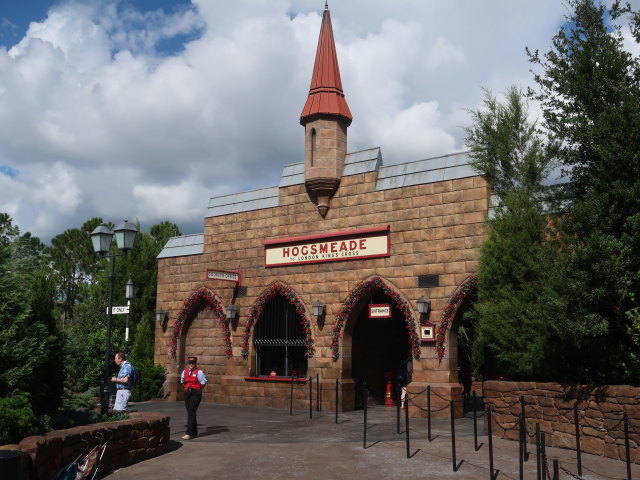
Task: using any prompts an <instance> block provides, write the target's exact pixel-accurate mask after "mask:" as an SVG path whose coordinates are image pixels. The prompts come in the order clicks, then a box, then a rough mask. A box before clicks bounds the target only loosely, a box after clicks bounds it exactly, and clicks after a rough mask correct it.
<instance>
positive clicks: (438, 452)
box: [105, 402, 640, 480]
mask: <svg viewBox="0 0 640 480" xmlns="http://www.w3.org/2000/svg"><path fill="white" fill-rule="evenodd" d="M132 408H134V409H137V410H140V411H158V412H162V413H166V414H168V415H170V417H171V442H170V451H169V452H168V453H166V454H165V455H162V456H160V457H157V458H154V459H151V460H148V461H145V462H141V463H138V464H135V465H131V466H129V467H127V468H124V469H121V470H118V471H115V472H112V473H110V474H108V475H107V476H106V477H105V478H108V479H109V480H134V479H135V480H145V479H157V480H159V479H164V478H184V479H196V480H197V479H213V478H215V479H230V480H234V479H247V478H251V477H254V476H259V477H260V478H261V479H276V478H277V479H282V478H287V479H290V478H291V479H305V480H311V479H319V480H323V479H327V480H336V479H343V478H344V479H346V478H353V477H355V478H364V477H372V478H380V479H444V478H451V479H458V480H471V479H473V480H475V479H489V458H488V445H487V437H486V436H484V435H481V436H480V437H479V439H478V441H479V443H480V445H481V447H480V449H479V450H478V451H474V441H473V421H472V420H471V419H470V418H464V419H460V420H457V421H456V457H457V463H458V470H457V472H453V462H452V451H451V434H450V422H449V421H448V420H434V421H433V425H432V437H433V439H432V441H431V442H428V441H427V438H426V435H427V433H426V432H427V426H426V420H425V419H413V418H412V419H410V429H409V432H410V448H409V452H410V458H407V448H406V443H405V433H404V426H403V424H401V425H402V426H401V432H402V433H401V434H400V435H398V434H397V425H396V413H395V409H393V408H385V407H382V406H380V407H375V408H371V409H369V415H368V429H367V443H366V449H365V448H363V432H364V424H363V414H362V411H355V412H346V413H344V414H340V415H339V419H338V424H336V423H335V416H334V414H333V413H331V412H321V413H318V412H315V411H314V412H313V415H314V418H313V419H310V418H309V411H308V410H307V411H302V410H296V411H294V412H293V416H289V411H288V410H280V409H269V408H263V407H239V406H229V405H216V404H212V403H203V404H201V405H200V408H199V410H198V428H199V431H200V436H199V437H198V438H197V439H194V440H190V441H184V440H182V439H181V436H182V435H183V434H184V432H185V419H186V412H185V409H184V405H183V404H182V403H180V402H157V403H156V402H153V403H151V402H145V403H138V404H132ZM478 428H479V430H480V432H482V426H481V425H479V427H478ZM493 448H494V467H495V469H496V470H498V471H499V472H498V474H497V477H496V479H497V480H501V479H517V478H518V476H519V475H518V444H517V443H516V442H512V441H508V440H501V439H497V438H495V439H494V440H493ZM528 450H529V452H530V459H529V461H528V462H526V463H525V472H524V473H525V476H524V478H525V479H535V478H536V459H535V453H534V449H533V446H532V445H529V446H528ZM547 456H548V458H549V468H550V470H551V461H552V459H554V458H557V459H559V460H560V465H561V467H563V468H565V469H567V470H569V471H571V472H573V473H574V474H575V473H576V472H577V468H576V463H575V452H573V451H570V450H561V449H557V448H548V449H547ZM582 465H583V475H582V477H581V478H583V479H585V480H595V479H626V464H625V463H624V462H620V461H616V460H611V459H608V458H604V457H598V456H594V455H587V454H583V455H582ZM560 478H561V479H570V478H572V477H571V476H570V475H569V474H567V473H565V472H564V471H561V472H560ZM632 478H636V479H638V478H640V465H632Z"/></svg>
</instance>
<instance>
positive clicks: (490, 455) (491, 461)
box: [486, 407, 493, 480]
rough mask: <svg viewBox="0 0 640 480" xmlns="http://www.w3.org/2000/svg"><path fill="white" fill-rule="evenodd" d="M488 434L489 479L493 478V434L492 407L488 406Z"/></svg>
mask: <svg viewBox="0 0 640 480" xmlns="http://www.w3.org/2000/svg"><path fill="white" fill-rule="evenodd" d="M486 416H487V436H488V437H489V438H488V440H489V480H493V434H492V432H491V407H489V408H487V413H486Z"/></svg>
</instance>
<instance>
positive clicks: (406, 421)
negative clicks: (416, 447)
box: [404, 392, 411, 458]
mask: <svg viewBox="0 0 640 480" xmlns="http://www.w3.org/2000/svg"><path fill="white" fill-rule="evenodd" d="M404 401H405V406H404V433H405V438H406V439H407V458H410V457H411V454H410V453H409V392H407V396H406V397H404Z"/></svg>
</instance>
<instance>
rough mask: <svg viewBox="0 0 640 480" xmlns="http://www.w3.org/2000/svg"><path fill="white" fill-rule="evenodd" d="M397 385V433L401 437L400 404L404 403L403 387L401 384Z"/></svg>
mask: <svg viewBox="0 0 640 480" xmlns="http://www.w3.org/2000/svg"><path fill="white" fill-rule="evenodd" d="M396 385H397V386H398V391H397V393H396V400H397V401H396V433H397V434H398V435H400V402H401V401H402V400H401V398H402V387H401V386H400V384H399V383H397V384H396Z"/></svg>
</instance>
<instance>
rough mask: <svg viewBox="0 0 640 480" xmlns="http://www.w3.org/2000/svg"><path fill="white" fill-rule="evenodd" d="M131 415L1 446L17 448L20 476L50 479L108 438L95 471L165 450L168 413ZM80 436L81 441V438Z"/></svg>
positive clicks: (4, 448)
mask: <svg viewBox="0 0 640 480" xmlns="http://www.w3.org/2000/svg"><path fill="white" fill-rule="evenodd" d="M131 416H132V417H133V418H131V419H128V420H120V421H117V422H105V423H96V424H93V425H84V426H82V427H75V428H69V429H66V430H56V431H53V432H49V433H46V434H44V435H35V436H31V437H27V438H24V439H23V440H21V441H20V443H19V444H18V445H4V446H1V447H0V449H3V450H21V451H22V452H24V453H25V455H23V459H22V460H23V461H22V478H21V479H20V480H52V479H54V478H55V476H56V474H57V472H59V471H60V469H61V468H62V467H64V466H66V465H68V464H70V463H71V462H73V461H74V460H75V459H76V458H77V457H78V455H80V453H82V451H83V450H84V449H85V447H86V446H87V444H86V443H85V442H88V444H89V446H90V447H93V446H95V445H97V444H98V443H99V442H100V438H104V439H105V440H107V441H108V444H107V448H106V450H105V453H104V456H103V457H102V462H101V463H100V469H99V471H100V472H101V473H105V472H108V471H111V470H115V469H117V468H122V467H126V466H127V465H131V464H134V463H137V462H141V461H143V460H147V459H149V458H153V457H156V456H158V455H161V454H163V453H165V452H166V451H167V447H168V445H169V433H170V432H169V417H168V416H167V415H162V414H159V413H142V412H136V413H132V414H131ZM83 440H84V441H83Z"/></svg>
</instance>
